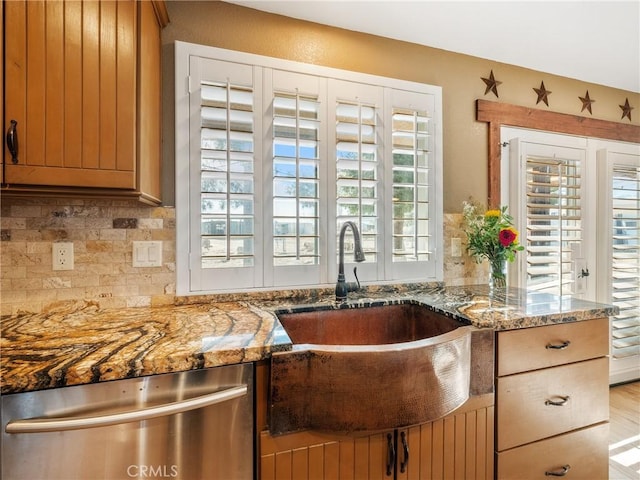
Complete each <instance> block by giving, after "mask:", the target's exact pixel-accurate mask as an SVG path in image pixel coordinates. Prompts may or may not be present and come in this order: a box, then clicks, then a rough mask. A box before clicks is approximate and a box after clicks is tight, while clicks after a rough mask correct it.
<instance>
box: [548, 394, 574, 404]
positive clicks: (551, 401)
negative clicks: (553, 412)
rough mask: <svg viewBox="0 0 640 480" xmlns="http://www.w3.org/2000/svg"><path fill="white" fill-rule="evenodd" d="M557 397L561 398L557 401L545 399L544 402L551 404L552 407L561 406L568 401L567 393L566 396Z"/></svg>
mask: <svg viewBox="0 0 640 480" xmlns="http://www.w3.org/2000/svg"><path fill="white" fill-rule="evenodd" d="M559 397H560V398H561V399H562V400H560V401H559V402H558V401H554V400H546V401H545V402H544V404H545V405H553V406H554V407H562V406H563V405H564V404H566V403H567V402H568V401H569V395H567V396H566V397H563V396H562V395H559Z"/></svg>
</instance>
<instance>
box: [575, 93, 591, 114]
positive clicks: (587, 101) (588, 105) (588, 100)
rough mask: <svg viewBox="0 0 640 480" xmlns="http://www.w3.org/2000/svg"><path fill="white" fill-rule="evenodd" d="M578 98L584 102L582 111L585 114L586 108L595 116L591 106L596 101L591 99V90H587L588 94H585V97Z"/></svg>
mask: <svg viewBox="0 0 640 480" xmlns="http://www.w3.org/2000/svg"><path fill="white" fill-rule="evenodd" d="M578 98H579V99H580V101H581V102H582V110H580V111H581V112H584V109H585V108H586V109H587V110H588V111H589V113H590V114H591V115H593V112H592V111H591V104H592V103H594V102H595V100H592V99H591V98H589V90H587V93H586V94H585V96H584V97H578Z"/></svg>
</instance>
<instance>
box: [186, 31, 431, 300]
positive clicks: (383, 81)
mask: <svg viewBox="0 0 640 480" xmlns="http://www.w3.org/2000/svg"><path fill="white" fill-rule="evenodd" d="M191 57H201V58H205V59H213V60H219V61H225V62H234V63H241V64H247V65H253V66H256V67H258V68H259V69H271V70H274V71H275V70H283V71H289V72H292V73H295V74H301V75H311V76H319V77H323V78H327V79H334V80H336V81H346V82H354V83H360V84H363V85H372V86H377V87H381V88H383V89H393V90H398V91H407V92H415V93H417V94H425V95H429V96H432V97H433V99H434V101H433V112H430V113H432V118H433V137H434V141H433V145H434V149H433V152H432V158H431V159H430V161H431V162H432V165H433V172H432V175H433V176H432V178H433V183H434V185H433V188H432V189H431V193H430V194H431V197H430V198H431V199H433V202H434V203H433V205H432V206H431V208H432V211H433V215H432V217H430V220H429V222H430V229H432V230H433V232H434V235H433V237H434V238H433V249H432V256H431V257H430V259H429V261H428V262H420V263H417V264H416V265H417V266H420V265H422V266H425V267H427V268H417V270H416V272H410V273H409V274H407V275H404V276H394V277H393V278H392V277H391V276H389V274H388V273H386V274H383V275H380V274H379V272H380V271H381V270H382V271H383V273H384V269H385V268H387V266H386V265H380V264H381V263H382V262H383V259H382V258H381V259H380V260H379V261H378V262H377V264H375V265H373V269H374V270H375V271H376V272H377V273H375V274H374V275H373V277H375V278H373V277H372V278H369V277H368V276H367V274H366V271H367V270H368V268H362V267H363V266H364V267H371V266H366V265H364V264H358V266H359V267H360V268H359V270H360V269H361V268H362V272H364V273H362V272H361V275H360V280H361V281H362V283H365V284H374V283H375V284H382V283H398V282H399V281H400V282H416V281H442V276H443V248H442V242H443V240H442V237H443V199H442V191H443V185H442V147H441V145H442V88H441V87H438V86H432V85H427V84H421V83H416V82H411V81H406V80H400V79H394V78H388V77H379V76H375V75H370V74H365V73H359V72H352V71H347V70H339V69H335V68H330V67H324V66H318V65H310V64H305V63H300V62H294V61H289V60H282V59H277V58H272V57H265V56H261V55H254V54H249V53H243V52H236V51H232V50H226V49H221V48H217V47H209V46H205V45H197V44H192V43H186V42H175V188H176V191H175V206H176V247H177V248H176V277H177V281H176V294H177V295H179V296H183V295H200V294H207V293H224V292H242V291H249V290H256V289H258V290H278V289H291V288H309V287H318V288H322V287H327V286H332V285H333V284H335V282H334V281H333V278H334V272H335V271H336V270H337V260H336V262H333V261H327V260H324V264H323V265H322V266H321V273H320V275H319V277H318V280H317V283H315V282H316V281H314V283H312V284H308V285H303V284H295V285H291V284H289V285H284V284H278V282H277V281H274V282H272V283H271V284H265V279H269V278H270V275H271V277H273V272H271V273H270V269H273V268H274V267H273V266H269V264H270V263H272V262H271V256H268V254H267V252H269V249H271V252H272V251H273V242H272V240H271V238H272V229H271V226H270V225H269V221H270V220H269V219H268V218H264V219H260V221H262V229H263V230H262V233H260V232H257V230H256V232H257V236H259V235H262V237H263V245H262V246H261V250H260V252H259V253H258V254H257V257H258V258H259V259H262V260H263V265H262V272H261V273H260V275H261V278H262V282H260V281H256V283H255V284H253V285H252V284H249V285H246V286H241V287H231V288H208V287H205V288H199V289H197V290H195V289H193V288H192V287H191V280H190V278H191V269H192V267H193V266H194V265H195V266H196V267H198V262H200V254H199V252H196V253H195V254H192V253H191V248H190V245H191V243H192V238H191V237H192V235H195V233H193V232H190V225H191V220H190V219H189V218H190V215H191V216H193V215H196V216H199V215H200V213H199V212H191V207H190V203H191V200H190V195H191V194H190V188H189V181H188V179H189V178H191V182H193V181H194V178H195V176H196V174H195V173H194V172H193V170H194V169H193V168H192V167H190V165H189V158H190V157H189V155H190V151H189V149H190V147H191V145H190V144H191V139H190V132H189V117H190V115H191V113H190V106H189V102H190V100H189V97H190V91H191V87H192V86H191V82H192V78H191V77H190V71H189V69H190V66H189V63H190V58H191ZM260 81H261V82H264V78H263V77H262V78H261V80H260ZM260 88H261V91H260V92H258V95H259V96H261V95H262V92H267V89H266V88H264V86H262V85H261V87H260ZM267 97H268V94H267V93H264V98H262V97H261V98H260V100H259V101H260V103H259V106H261V107H260V108H262V111H261V112H257V113H258V115H256V117H262V118H260V119H259V120H258V121H260V122H264V121H267V118H266V116H267V114H268V109H266V108H265V105H267V104H268V103H269V102H270V101H271V99H270V98H267ZM326 98H329V97H328V96H327V97H326ZM265 128H266V126H265V125H262V126H261V131H262V132H264V131H266V130H265ZM389 131H390V129H389ZM259 141H261V142H262V143H263V145H262V147H258V146H256V150H258V149H259V148H262V150H263V151H264V150H265V148H264V143H265V142H266V140H265V139H263V138H261V139H260V140H259ZM257 142H258V140H256V143H257ZM198 148H199V147H198ZM322 148H325V149H326V150H327V151H326V152H324V153H322V154H321V155H325V158H323V161H324V160H325V159H326V161H327V162H328V163H329V165H330V166H329V167H328V168H325V173H324V175H325V176H328V175H334V177H333V178H335V165H334V166H333V168H332V167H331V164H332V163H335V158H334V157H335V151H332V150H334V146H332V144H331V140H330V139H326V141H324V142H323V144H322ZM385 148H386V147H385ZM383 150H384V149H383ZM262 155H263V154H262V153H260V154H258V153H256V162H259V163H260V164H261V165H262V169H263V172H262V175H261V176H260V177H258V176H257V175H256V177H255V181H256V192H258V190H259V189H262V192H261V193H260V195H261V196H262V198H261V199H260V203H261V208H262V209H263V210H264V211H265V212H267V213H268V214H269V215H271V214H272V212H271V211H270V210H272V209H273V206H272V205H271V206H270V207H269V206H268V203H269V202H272V198H273V197H272V195H270V192H271V190H272V186H269V184H268V183H269V178H270V176H269V175H268V173H269V172H268V170H269V168H270V166H271V159H268V158H266V154H265V156H262ZM382 155H384V157H383V161H382V163H387V162H388V161H389V160H388V158H387V155H388V154H387V153H386V152H384V153H382ZM323 168H324V167H323ZM383 170H385V168H384V167H383ZM189 175H191V177H189ZM386 177H389V172H386V173H385V174H384V177H382V176H381V177H380V183H381V188H382V189H383V192H384V191H385V190H386V188H387V187H386V186H385V185H383V183H384V182H386ZM327 178H328V177H327ZM327 178H325V179H324V180H323V182H322V184H321V186H320V190H321V198H324V200H322V201H321V209H322V212H323V214H324V215H325V218H324V220H323V221H322V222H321V226H320V229H321V244H322V247H321V248H322V249H323V251H322V255H324V256H326V257H327V258H332V257H333V252H335V251H337V247H336V242H337V239H336V236H337V226H336V225H334V224H335V221H331V220H330V219H331V218H333V217H331V216H330V214H327V211H329V212H331V211H332V210H333V212H334V214H335V205H331V204H334V203H335V199H334V198H333V197H331V184H332V183H333V184H335V182H332V180H331V179H330V178H329V179H328V180H327ZM185 179H187V180H185ZM257 184H261V185H260V187H258V186H257ZM327 184H328V185H327ZM333 189H334V190H335V186H334V187H333ZM383 194H384V193H383ZM256 195H258V193H256ZM381 200H382V202H383V203H386V202H387V198H386V197H384V198H381ZM386 209H387V207H386V206H385V207H384V208H383V211H384V210H386ZM383 214H384V213H383ZM260 215H261V213H257V214H256V217H257V218H259V217H260ZM269 218H270V217H269ZM381 222H384V224H386V223H388V219H384V217H382V220H381ZM384 224H383V223H381V225H384ZM384 230H385V227H384V226H382V227H381V232H380V236H383V235H386V232H385V231H384ZM194 232H195V230H194ZM256 251H257V247H256ZM382 254H383V256H384V257H386V256H387V255H390V254H389V253H388V252H384V251H383V252H382ZM336 257H337V254H336ZM345 260H346V262H347V263H348V261H349V259H348V258H345ZM334 263H335V265H334ZM372 273H373V272H372Z"/></svg>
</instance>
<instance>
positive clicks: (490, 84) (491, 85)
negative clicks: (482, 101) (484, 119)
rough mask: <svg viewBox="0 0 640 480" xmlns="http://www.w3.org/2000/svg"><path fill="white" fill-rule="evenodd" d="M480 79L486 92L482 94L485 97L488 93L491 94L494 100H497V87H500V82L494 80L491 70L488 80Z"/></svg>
mask: <svg viewBox="0 0 640 480" xmlns="http://www.w3.org/2000/svg"><path fill="white" fill-rule="evenodd" d="M480 78H482V81H483V82H484V83H485V84H486V85H487V88H486V90H485V91H484V94H485V95H486V94H487V93H489V92H493V94H494V95H495V96H496V98H498V85H500V84H501V83H502V82H499V81H498V80H496V78H495V77H494V76H493V70H491V73H490V74H489V78H483V77H480Z"/></svg>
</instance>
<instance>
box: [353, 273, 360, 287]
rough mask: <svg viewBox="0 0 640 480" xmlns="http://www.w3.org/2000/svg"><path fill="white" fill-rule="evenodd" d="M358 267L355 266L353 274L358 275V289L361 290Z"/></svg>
mask: <svg viewBox="0 0 640 480" xmlns="http://www.w3.org/2000/svg"><path fill="white" fill-rule="evenodd" d="M357 272H358V267H353V276H354V277H356V283H357V284H358V290H360V280H359V279H358V273H357Z"/></svg>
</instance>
